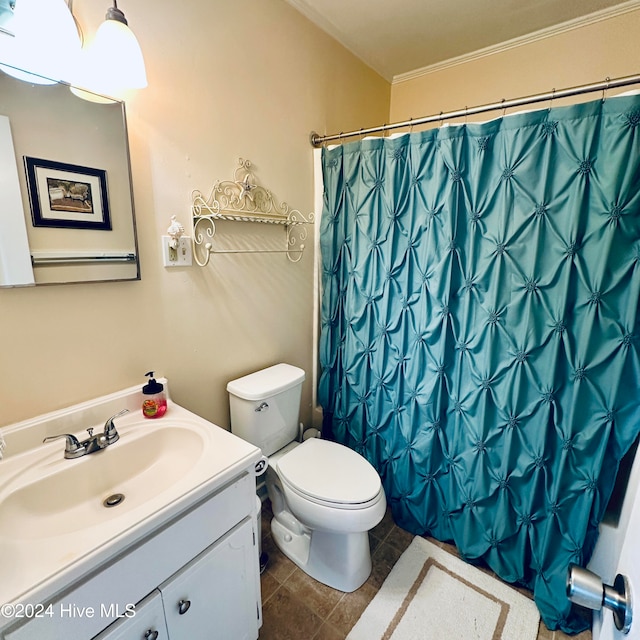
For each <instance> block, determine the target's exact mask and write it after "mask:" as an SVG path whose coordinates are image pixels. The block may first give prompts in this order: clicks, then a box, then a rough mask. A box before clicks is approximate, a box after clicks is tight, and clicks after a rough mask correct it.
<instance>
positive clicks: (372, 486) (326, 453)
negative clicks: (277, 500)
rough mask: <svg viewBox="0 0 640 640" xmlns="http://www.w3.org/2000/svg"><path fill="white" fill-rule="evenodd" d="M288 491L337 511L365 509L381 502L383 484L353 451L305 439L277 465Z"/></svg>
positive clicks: (316, 440)
mask: <svg viewBox="0 0 640 640" xmlns="http://www.w3.org/2000/svg"><path fill="white" fill-rule="evenodd" d="M276 466H277V470H278V475H279V476H280V478H281V480H282V482H283V483H285V484H286V485H287V486H288V487H289V489H291V490H292V491H294V492H295V493H297V494H298V495H300V496H302V497H303V498H305V499H307V500H311V501H312V502H316V503H318V504H323V505H326V506H330V507H334V508H338V509H363V508H367V507H369V506H370V505H371V503H372V502H375V501H376V500H378V499H379V497H380V494H381V491H382V484H381V482H380V477H379V476H378V473H377V471H376V470H375V469H374V468H373V466H372V465H371V464H370V463H369V461H368V460H366V459H365V458H364V457H362V456H361V455H360V454H358V453H356V452H355V451H353V450H352V449H349V448H348V447H345V446H344V445H341V444H338V443H337V442H330V441H328V440H321V439H319V438H311V439H309V440H305V441H304V442H303V443H302V444H300V445H299V446H297V447H295V448H294V449H292V450H291V451H289V452H288V453H286V454H285V455H284V456H282V457H281V458H280V459H278V461H277V462H276Z"/></svg>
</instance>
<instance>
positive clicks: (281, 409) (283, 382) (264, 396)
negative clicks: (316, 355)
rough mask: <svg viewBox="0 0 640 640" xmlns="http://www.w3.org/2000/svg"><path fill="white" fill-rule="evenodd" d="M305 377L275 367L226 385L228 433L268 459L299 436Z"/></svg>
mask: <svg viewBox="0 0 640 640" xmlns="http://www.w3.org/2000/svg"><path fill="white" fill-rule="evenodd" d="M304 378H305V373H304V371H303V370H302V369H299V368H298V367H294V366H292V365H290V364H284V363H281V364H276V365H273V366H272V367H268V368H267V369H262V370H260V371H256V372H255V373H250V374H249V375H247V376H243V377H242V378H238V379H237V380H232V381H231V382H229V383H228V384H227V391H228V392H229V408H230V410H231V432H232V433H233V434H234V435H237V436H238V437H240V438H242V439H243V440H246V441H247V442H250V443H251V444H253V445H255V446H256V447H259V448H260V449H261V450H262V453H263V455H265V456H270V455H271V454H272V453H275V452H276V451H278V450H279V449H282V447H284V446H286V445H287V444H289V443H290V442H293V441H294V440H295V439H296V437H297V435H298V420H299V417H300V396H301V394H302V383H303V382H304Z"/></svg>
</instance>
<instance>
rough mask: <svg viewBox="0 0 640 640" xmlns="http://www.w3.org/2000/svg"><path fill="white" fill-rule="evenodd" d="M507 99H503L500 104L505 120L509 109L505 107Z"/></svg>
mask: <svg viewBox="0 0 640 640" xmlns="http://www.w3.org/2000/svg"><path fill="white" fill-rule="evenodd" d="M505 102H506V99H505V98H502V100H501V101H500V104H501V105H502V117H503V118H504V117H505V116H506V115H507V107H505V104H504V103H505Z"/></svg>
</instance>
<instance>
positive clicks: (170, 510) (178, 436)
mask: <svg viewBox="0 0 640 640" xmlns="http://www.w3.org/2000/svg"><path fill="white" fill-rule="evenodd" d="M139 396H140V393H139V389H137V388H136V389H133V388H131V389H128V390H124V391H123V392H119V393H118V394H112V395H111V396H104V397H103V398H98V399H96V400H95V401H94V403H83V404H82V405H76V407H78V408H77V409H76V407H70V408H69V409H65V410H62V411H59V412H54V413H52V414H47V415H46V416H40V417H38V418H34V419H32V420H29V421H25V422H24V423H19V424H18V425H12V426H10V427H9V428H7V429H3V432H4V433H5V435H6V436H7V449H8V450H10V449H11V447H12V444H14V443H19V445H20V446H19V447H15V449H14V453H13V455H9V456H7V457H5V459H4V460H2V461H0V565H1V566H2V572H1V573H2V580H0V603H17V602H23V603H24V602H31V603H35V602H44V601H46V600H47V598H50V597H52V596H53V595H55V594H59V593H60V592H61V591H63V590H64V589H65V587H66V585H68V584H69V583H70V582H71V581H72V580H77V579H79V578H80V577H82V576H85V575H87V574H89V573H91V572H92V571H93V570H94V569H95V567H96V566H97V565H98V564H104V563H108V562H110V560H111V559H112V558H115V557H116V556H118V555H119V554H121V553H123V552H124V551H125V550H127V549H130V548H132V547H133V546H134V545H136V544H138V543H140V542H141V541H143V540H144V539H145V538H146V537H147V536H149V535H150V534H151V533H155V532H157V531H159V530H161V529H162V528H163V527H165V526H167V525H168V524H170V523H171V522H172V521H174V520H175V518H177V517H178V516H180V515H182V514H184V513H185V512H186V511H188V510H189V509H191V508H192V507H194V506H195V505H197V504H199V503H200V502H201V501H202V500H203V499H205V498H207V497H209V496H210V495H212V493H214V492H215V491H217V490H218V489H219V488H221V487H223V486H225V483H227V482H229V480H230V478H232V477H234V476H236V475H237V474H238V473H239V472H240V470H242V469H246V468H247V465H249V468H251V469H252V468H253V465H254V464H255V462H256V461H257V460H258V459H259V458H260V450H259V449H257V448H256V447H254V446H253V445H250V444H249V443H247V442H244V441H243V440H241V439H240V438H237V437H236V436H234V435H232V434H231V433H229V432H228V431H226V430H224V429H221V428H219V427H216V426H215V425H213V424H211V423H210V422H207V421H206V420H203V419H202V418H200V417H198V416H196V415H195V414H193V413H191V412H189V411H187V410H186V409H184V408H182V407H180V406H178V405H176V404H175V403H172V402H170V404H169V409H168V411H167V413H166V415H165V416H163V417H162V418H159V419H156V420H148V419H145V418H143V417H142V415H141V412H140V409H139V407H140V397H139ZM125 407H126V408H129V409H130V413H127V414H125V415H123V416H121V417H119V418H116V420H115V421H114V422H115V425H116V428H117V430H118V433H119V434H120V439H119V440H118V441H117V442H115V443H114V444H112V445H109V446H108V447H107V448H106V449H104V450H102V451H98V452H95V453H91V454H87V455H85V456H82V457H80V458H77V459H73V460H68V459H65V458H64V440H56V441H53V442H49V443H47V444H41V443H42V438H43V437H44V436H45V435H53V434H58V433H65V432H70V433H73V434H74V435H76V436H77V437H78V439H83V438H85V437H86V432H83V429H84V428H87V427H90V426H93V427H95V428H96V431H99V430H101V428H102V424H103V423H104V421H105V420H106V419H107V418H108V417H109V416H111V415H114V414H115V413H117V412H118V411H119V410H120V409H122V408H125ZM100 421H101V422H100ZM114 494H122V495H123V496H124V500H122V501H121V502H120V503H119V504H117V505H116V506H112V507H105V506H104V505H103V502H104V501H105V499H106V498H108V497H110V496H113V495H114ZM7 623H8V621H5V620H4V619H3V618H2V616H1V615H0V632H1V631H2V629H3V628H4V626H5V625H6V624H7Z"/></svg>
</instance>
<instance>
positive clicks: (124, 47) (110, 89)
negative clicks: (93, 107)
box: [72, 19, 147, 101]
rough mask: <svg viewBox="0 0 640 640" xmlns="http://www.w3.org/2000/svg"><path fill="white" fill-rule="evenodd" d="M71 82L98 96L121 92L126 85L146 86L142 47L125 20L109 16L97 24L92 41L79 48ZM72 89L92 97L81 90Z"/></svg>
mask: <svg viewBox="0 0 640 640" xmlns="http://www.w3.org/2000/svg"><path fill="white" fill-rule="evenodd" d="M73 84H75V85H76V86H78V87H82V88H84V89H88V90H89V91H90V92H93V94H94V95H95V94H100V96H104V95H107V96H120V95H121V94H122V92H123V91H126V90H127V89H141V88H143V87H146V86H147V74H146V71H145V67H144V59H143V57H142V50H141V49H140V45H139V44H138V40H137V39H136V37H135V35H134V34H133V32H132V31H131V29H129V27H128V26H127V25H126V24H124V23H122V22H120V21H118V20H109V19H108V20H105V21H104V22H103V23H102V24H101V25H100V27H99V28H98V31H97V32H96V36H95V38H94V40H93V42H92V43H91V44H90V45H89V46H88V47H87V49H86V50H84V51H83V52H82V55H81V57H80V63H79V66H78V73H77V76H76V78H75V82H74V83H73ZM72 91H73V92H74V93H75V94H76V95H80V97H83V98H85V99H88V100H92V99H93V98H92V97H91V94H87V92H84V91H82V90H74V89H72ZM95 101H98V100H95ZM100 101H101V100H100Z"/></svg>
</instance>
